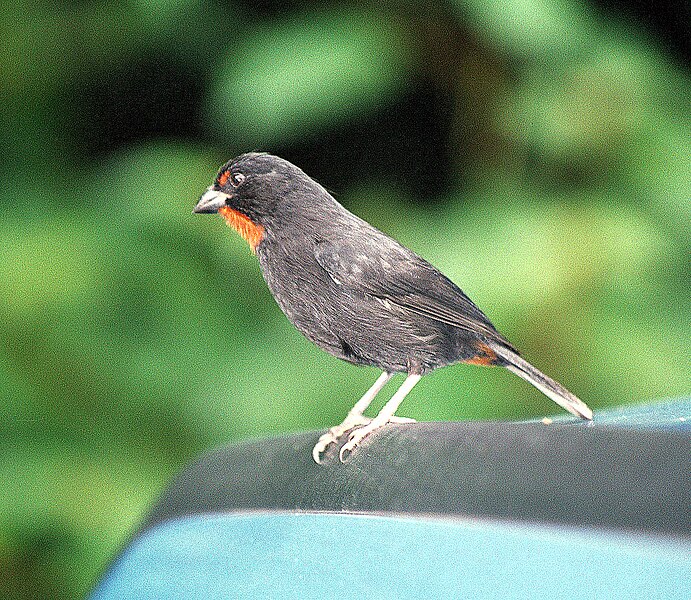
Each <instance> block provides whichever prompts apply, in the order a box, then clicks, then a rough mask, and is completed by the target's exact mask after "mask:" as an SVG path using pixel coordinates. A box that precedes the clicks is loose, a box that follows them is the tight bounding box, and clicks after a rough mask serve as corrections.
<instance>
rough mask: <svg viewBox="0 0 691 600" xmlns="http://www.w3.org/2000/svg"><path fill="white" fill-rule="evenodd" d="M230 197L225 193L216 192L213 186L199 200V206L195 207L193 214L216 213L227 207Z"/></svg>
mask: <svg viewBox="0 0 691 600" xmlns="http://www.w3.org/2000/svg"><path fill="white" fill-rule="evenodd" d="M228 198H230V196H229V195H228V194H225V193H223V192H219V191H218V190H215V189H214V188H213V186H211V187H209V188H208V189H207V190H206V191H205V192H204V193H203V194H202V197H201V198H199V202H197V206H195V207H194V209H193V210H192V212H195V213H216V212H218V209H219V208H221V207H222V206H225V205H226V200H228Z"/></svg>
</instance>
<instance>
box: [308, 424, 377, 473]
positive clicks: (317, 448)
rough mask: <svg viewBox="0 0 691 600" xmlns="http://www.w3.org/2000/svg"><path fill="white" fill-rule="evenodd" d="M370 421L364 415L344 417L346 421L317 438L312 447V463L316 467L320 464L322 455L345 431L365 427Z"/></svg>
mask: <svg viewBox="0 0 691 600" xmlns="http://www.w3.org/2000/svg"><path fill="white" fill-rule="evenodd" d="M371 421H372V419H369V418H368V417H365V416H364V415H348V417H346V420H345V421H343V423H341V424H340V425H336V426H335V427H332V428H331V429H329V431H327V432H326V433H324V434H323V435H322V436H321V437H320V438H319V440H317V443H316V444H315V445H314V448H312V458H313V459H314V462H316V463H317V464H318V465H319V464H321V455H322V453H323V452H324V451H325V450H326V449H327V448H328V447H329V446H330V445H331V444H333V443H335V442H337V441H338V440H339V439H340V438H341V436H342V435H343V434H344V433H345V432H346V431H350V430H351V429H353V428H354V427H360V426H362V425H367V424H368V423H370V422H371Z"/></svg>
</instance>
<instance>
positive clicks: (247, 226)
mask: <svg viewBox="0 0 691 600" xmlns="http://www.w3.org/2000/svg"><path fill="white" fill-rule="evenodd" d="M219 182H220V180H219ZM218 214H219V215H221V216H222V217H223V219H224V220H225V222H226V223H228V225H230V226H231V227H232V228H233V229H235V231H237V232H238V233H239V234H240V235H241V236H242V237H243V238H244V239H245V241H246V242H247V243H248V244H249V245H250V248H251V249H252V252H256V248H257V246H258V245H259V242H261V241H262V239H264V228H263V227H262V226H261V225H257V224H256V223H255V222H254V221H252V219H250V218H249V217H247V216H245V215H243V214H242V213H241V212H238V211H237V210H235V209H233V208H230V206H222V207H221V208H219V209H218Z"/></svg>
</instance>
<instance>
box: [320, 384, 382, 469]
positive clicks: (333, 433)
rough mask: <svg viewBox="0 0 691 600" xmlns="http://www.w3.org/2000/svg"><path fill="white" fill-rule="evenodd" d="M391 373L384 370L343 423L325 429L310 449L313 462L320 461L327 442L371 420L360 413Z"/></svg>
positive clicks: (330, 442) (335, 439)
mask: <svg viewBox="0 0 691 600" xmlns="http://www.w3.org/2000/svg"><path fill="white" fill-rule="evenodd" d="M393 375H394V374H393V373H388V372H386V371H384V372H383V373H382V374H381V375H380V376H379V377H378V378H377V380H376V381H375V382H374V385H373V386H372V387H371V388H370V389H368V390H367V391H366V392H365V395H364V396H363V397H362V398H360V399H359V400H358V401H357V402H356V403H355V406H353V408H351V409H350V412H349V413H348V414H347V415H346V418H345V419H344V420H343V423H341V424H340V425H336V426H335V427H332V428H331V429H329V431H327V432H326V433H325V434H324V435H322V436H321V437H320V438H319V441H318V442H317V443H316V444H315V446H314V448H313V449H312V458H314V462H316V463H317V464H319V463H320V462H321V458H320V455H321V453H322V452H324V450H326V448H327V447H328V446H329V444H332V443H333V442H335V441H337V440H338V438H340V437H341V436H342V435H343V434H344V433H345V432H346V431H349V430H351V429H352V428H353V427H358V426H359V425H366V424H367V423H369V422H370V421H371V419H368V418H367V417H365V416H364V415H363V414H362V413H364V412H365V410H366V409H367V407H368V406H369V405H370V404H371V403H372V400H374V398H375V396H376V395H377V394H378V393H379V392H380V391H381V389H382V388H383V387H384V386H385V385H386V382H387V381H389V379H391V378H392V377H393Z"/></svg>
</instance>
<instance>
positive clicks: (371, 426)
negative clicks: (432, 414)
mask: <svg viewBox="0 0 691 600" xmlns="http://www.w3.org/2000/svg"><path fill="white" fill-rule="evenodd" d="M388 423H395V424H404V423H415V419H409V418H408V417H396V416H391V417H389V418H388V419H386V420H382V421H379V420H378V419H374V420H372V421H370V422H369V423H368V424H366V425H364V426H363V427H360V428H358V429H356V430H355V431H353V433H351V434H350V437H349V438H348V441H347V442H346V443H345V444H343V446H342V447H341V450H340V452H339V453H338V457H339V458H340V460H341V462H345V461H346V458H348V456H350V455H351V454H352V453H353V452H354V451H355V448H357V447H358V446H359V445H360V444H361V443H362V441H363V440H364V439H365V438H366V437H368V436H369V435H370V434H372V433H374V432H375V431H377V429H381V428H382V427H384V425H386V424H388Z"/></svg>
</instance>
